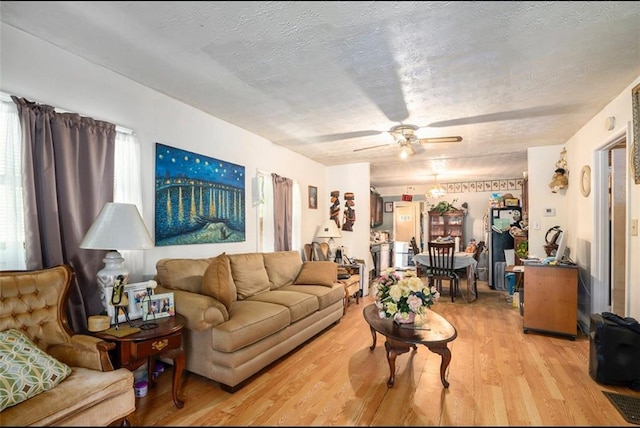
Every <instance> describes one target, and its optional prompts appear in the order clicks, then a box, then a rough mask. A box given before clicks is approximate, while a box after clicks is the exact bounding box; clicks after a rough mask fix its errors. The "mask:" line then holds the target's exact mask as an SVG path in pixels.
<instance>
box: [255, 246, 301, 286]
mask: <svg viewBox="0 0 640 428" xmlns="http://www.w3.org/2000/svg"><path fill="white" fill-rule="evenodd" d="M263 256H264V266H265V268H266V269H267V275H268V276H269V286H270V288H271V290H276V289H278V288H280V287H282V286H283V285H291V284H293V281H295V280H296V277H297V276H298V273H299V272H300V268H301V267H302V258H301V256H300V252H298V251H275V252H273V253H264V254H263Z"/></svg>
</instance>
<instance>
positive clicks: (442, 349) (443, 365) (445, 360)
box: [428, 345, 451, 388]
mask: <svg viewBox="0 0 640 428" xmlns="http://www.w3.org/2000/svg"><path fill="white" fill-rule="evenodd" d="M428 348H429V350H430V351H431V352H434V353H436V354H439V355H440V356H441V357H442V361H441V362H440V380H441V381H442V385H444V387H445V388H449V382H447V380H446V379H445V378H444V375H445V373H446V371H447V367H449V363H450V362H451V351H449V348H447V347H446V345H445V346H437V347H436V346H428Z"/></svg>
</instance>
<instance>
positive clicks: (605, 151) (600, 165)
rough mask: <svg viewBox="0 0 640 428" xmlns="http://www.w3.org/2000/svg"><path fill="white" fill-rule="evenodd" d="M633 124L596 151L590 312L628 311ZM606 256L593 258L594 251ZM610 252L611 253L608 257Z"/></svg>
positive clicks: (621, 312)
mask: <svg viewBox="0 0 640 428" xmlns="http://www.w3.org/2000/svg"><path fill="white" fill-rule="evenodd" d="M630 133H631V129H630V124H629V125H628V126H627V128H626V129H622V130H620V131H618V132H616V133H615V134H614V135H613V136H612V137H611V138H610V139H609V140H608V141H607V142H605V143H604V144H603V146H602V147H600V148H598V149H596V150H595V152H594V176H593V179H594V183H593V184H594V186H592V187H593V190H594V205H595V215H594V240H593V241H594V242H593V244H594V246H593V248H596V249H600V250H599V251H597V252H596V251H593V252H592V260H591V264H592V266H593V267H594V269H593V275H592V276H593V283H592V293H591V296H592V300H591V312H593V313H601V312H604V311H612V312H614V313H616V314H618V315H620V316H623V317H624V316H627V314H628V313H629V303H630V302H629V290H628V289H627V287H626V284H628V283H629V260H628V245H629V243H628V241H627V239H626V237H627V219H628V218H629V207H628V206H627V203H626V201H627V194H628V190H629V188H628V186H629V177H628V173H627V171H628V166H627V158H628V156H627V149H628V147H627V140H628V138H627V136H628V135H631V134H630ZM596 253H598V254H602V255H604V256H603V257H600V258H598V259H594V256H593V254H596ZM607 255H608V257H607Z"/></svg>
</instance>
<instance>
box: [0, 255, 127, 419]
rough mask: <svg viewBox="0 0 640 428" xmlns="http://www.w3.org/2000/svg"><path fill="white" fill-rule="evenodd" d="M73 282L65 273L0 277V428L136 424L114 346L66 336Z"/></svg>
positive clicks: (63, 268) (63, 267)
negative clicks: (114, 362) (113, 360)
mask: <svg viewBox="0 0 640 428" xmlns="http://www.w3.org/2000/svg"><path fill="white" fill-rule="evenodd" d="M72 277H73V271H72V269H71V268H70V267H69V266H66V265H59V266H55V267H52V268H48V269H41V270H35V271H13V272H8V271H5V272H0V336H1V340H0V372H1V373H2V374H1V375H0V378H1V379H2V380H1V381H0V404H1V406H0V409H4V410H2V411H0V426H31V425H34V426H43V425H55V426H68V425H75V426H107V425H109V424H112V423H114V422H116V421H119V422H120V423H121V424H122V425H129V424H131V423H132V421H135V418H134V417H133V413H134V412H135V405H136V403H135V394H134V389H133V374H132V373H131V372H130V371H129V370H127V369H118V370H114V369H113V366H112V364H111V361H110V360H109V355H108V351H109V350H110V349H113V348H115V344H113V343H110V342H104V341H102V340H101V339H97V338H95V337H92V336H87V335H83V334H74V333H73V332H72V331H71V330H70V329H69V325H68V322H67V317H66V302H67V296H68V294H67V293H68V290H69V285H70V283H71V279H72ZM129 419H132V420H129Z"/></svg>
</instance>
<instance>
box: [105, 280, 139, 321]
mask: <svg viewBox="0 0 640 428" xmlns="http://www.w3.org/2000/svg"><path fill="white" fill-rule="evenodd" d="M147 285H148V281H145V282H134V283H131V284H125V286H124V293H125V295H126V296H127V300H128V302H129V304H128V305H127V312H128V313H129V319H130V320H136V319H139V318H142V313H143V311H142V304H139V303H136V301H135V300H136V299H135V295H136V293H137V294H138V295H140V293H141V292H144V293H145V295H146V293H147ZM104 292H105V295H106V296H107V301H109V300H110V299H111V293H113V287H105V289H104ZM114 313H115V308H114V307H113V306H111V305H109V306H108V308H107V315H108V316H109V320H110V322H111V324H114ZM126 321H127V319H126V317H125V315H124V312H122V311H120V313H119V314H118V323H123V322H126Z"/></svg>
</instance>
